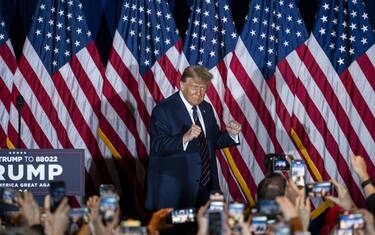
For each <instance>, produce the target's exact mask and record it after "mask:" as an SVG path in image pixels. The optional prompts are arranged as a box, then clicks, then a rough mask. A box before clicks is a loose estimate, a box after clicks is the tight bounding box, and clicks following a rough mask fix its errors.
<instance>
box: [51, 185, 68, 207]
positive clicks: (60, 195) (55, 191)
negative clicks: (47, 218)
mask: <svg viewBox="0 0 375 235" xmlns="http://www.w3.org/2000/svg"><path fill="white" fill-rule="evenodd" d="M49 194H50V196H51V200H50V201H51V204H50V210H51V212H54V211H55V210H56V209H57V207H58V206H59V204H60V202H61V201H62V200H63V199H64V197H65V182H64V181H51V182H50V183H49Z"/></svg>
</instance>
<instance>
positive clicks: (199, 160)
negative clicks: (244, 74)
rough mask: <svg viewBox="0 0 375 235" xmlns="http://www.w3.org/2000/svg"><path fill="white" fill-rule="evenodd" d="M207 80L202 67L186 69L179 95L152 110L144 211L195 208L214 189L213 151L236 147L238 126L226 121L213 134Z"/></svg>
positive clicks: (215, 170)
mask: <svg viewBox="0 0 375 235" xmlns="http://www.w3.org/2000/svg"><path fill="white" fill-rule="evenodd" d="M211 79H212V74H211V73H210V72H209V71H208V70H207V69H206V68H205V67H202V66H189V67H188V68H186V69H185V71H184V72H183V74H182V77H181V82H180V91H178V92H176V93H174V94H173V95H171V96H170V97H168V98H166V99H165V100H163V101H162V102H161V103H159V104H158V105H157V106H156V107H155V108H154V109H153V111H152V115H151V146H150V160H149V165H148V177H147V198H146V208H147V209H150V210H157V209H160V208H188V207H199V206H201V205H203V204H204V203H205V202H206V201H207V200H208V198H209V193H210V191H211V190H220V186H219V180H218V173H217V165H216V157H215V150H217V149H220V148H224V147H228V146H232V145H236V144H239V140H238V134H239V132H240V131H241V128H242V127H241V125H240V124H239V123H238V122H236V121H230V122H229V123H228V124H227V126H226V131H220V130H219V127H218V125H217V122H216V119H215V116H214V111H213V109H212V106H211V105H210V104H209V103H208V102H206V101H204V96H205V94H206V91H207V88H208V85H209V83H210V81H211Z"/></svg>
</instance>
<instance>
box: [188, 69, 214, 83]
mask: <svg viewBox="0 0 375 235" xmlns="http://www.w3.org/2000/svg"><path fill="white" fill-rule="evenodd" d="M186 78H201V79H203V80H205V81H207V82H210V81H211V79H212V78H213V75H212V73H210V72H209V71H208V69H207V68H206V67H204V66H200V65H190V66H188V67H187V68H186V69H185V70H184V72H183V73H182V76H181V81H182V82H186Z"/></svg>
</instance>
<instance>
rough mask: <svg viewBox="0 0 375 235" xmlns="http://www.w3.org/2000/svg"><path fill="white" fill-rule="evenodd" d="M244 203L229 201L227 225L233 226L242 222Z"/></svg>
mask: <svg viewBox="0 0 375 235" xmlns="http://www.w3.org/2000/svg"><path fill="white" fill-rule="evenodd" d="M243 211H244V204H243V203H239V202H232V203H229V208H228V224H229V227H231V228H234V227H235V226H236V225H238V224H239V223H241V222H243V217H244V216H243Z"/></svg>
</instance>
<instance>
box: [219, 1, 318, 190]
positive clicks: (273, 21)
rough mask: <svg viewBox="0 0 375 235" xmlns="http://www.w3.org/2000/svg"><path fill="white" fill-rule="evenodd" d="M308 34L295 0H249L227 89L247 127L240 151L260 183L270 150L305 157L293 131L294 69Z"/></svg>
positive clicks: (231, 106)
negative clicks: (298, 52)
mask: <svg viewBox="0 0 375 235" xmlns="http://www.w3.org/2000/svg"><path fill="white" fill-rule="evenodd" d="M307 38H308V34H307V30H306V27H305V25H304V23H303V21H302V19H301V16H300V13H299V11H298V7H297V6H296V5H295V3H294V0H253V1H251V2H250V7H249V13H248V15H247V18H246V22H245V25H244V28H243V31H242V33H241V35H240V38H239V40H238V43H237V45H236V48H235V51H234V53H233V58H232V61H231V63H230V73H229V76H228V80H227V87H228V88H229V91H232V93H229V92H228V93H227V96H226V103H227V104H228V108H229V110H233V111H234V112H233V117H234V118H235V119H236V120H237V121H239V122H240V123H242V125H243V134H244V139H245V141H243V142H242V144H241V146H239V151H240V152H241V153H242V155H243V156H244V157H246V160H245V162H246V164H247V167H248V169H249V171H250V172H251V175H252V180H253V181H254V182H255V184H256V185H257V184H258V183H259V182H260V180H262V179H263V177H264V175H265V174H266V167H265V165H264V160H263V159H264V157H265V154H267V153H293V154H295V157H297V158H300V154H299V153H298V151H296V150H297V148H296V146H295V145H294V144H293V141H292V140H291V138H290V136H289V131H290V122H291V116H292V108H293V99H294V94H293V93H294V91H293V89H294V88H293V87H294V80H295V77H296V76H295V75H294V72H293V70H297V71H298V68H299V66H300V63H301V62H298V61H294V58H295V57H296V56H297V55H296V52H295V51H296V49H298V48H299V47H301V45H303V43H304V42H305V40H307ZM290 68H293V70H290ZM309 167H310V165H309ZM310 168H311V167H310ZM309 178H311V177H310V175H309ZM248 183H251V181H250V182H248ZM250 186H251V185H250Z"/></svg>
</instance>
